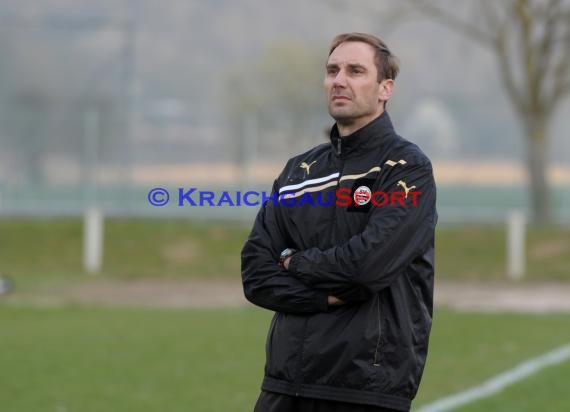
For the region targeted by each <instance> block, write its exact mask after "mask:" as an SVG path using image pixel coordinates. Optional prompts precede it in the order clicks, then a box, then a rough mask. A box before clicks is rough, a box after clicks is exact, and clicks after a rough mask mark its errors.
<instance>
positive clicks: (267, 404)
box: [253, 391, 399, 412]
mask: <svg viewBox="0 0 570 412" xmlns="http://www.w3.org/2000/svg"><path fill="white" fill-rule="evenodd" d="M253 412H399V411H396V410H395V409H386V408H381V407H379V406H371V405H360V404H356V403H346V402H337V401H327V400H322V399H309V398H301V397H295V396H289V395H283V394H281V393H274V392H266V391H262V392H261V395H259V399H258V400H257V404H256V405H255V409H254V410H253Z"/></svg>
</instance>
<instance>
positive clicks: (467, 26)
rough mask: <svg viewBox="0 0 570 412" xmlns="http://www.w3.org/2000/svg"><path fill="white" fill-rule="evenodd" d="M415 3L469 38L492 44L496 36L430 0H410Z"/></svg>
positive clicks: (424, 12)
mask: <svg viewBox="0 0 570 412" xmlns="http://www.w3.org/2000/svg"><path fill="white" fill-rule="evenodd" d="M408 1H409V2H411V3H412V4H414V5H415V6H416V7H417V9H418V10H419V11H420V12H422V13H423V14H425V15H427V16H430V17H432V18H433V19H435V20H437V21H439V22H440V23H441V24H443V25H444V26H446V27H447V28H449V29H451V30H453V31H455V32H458V33H460V34H462V35H464V36H467V37H468V38H470V39H472V40H475V41H477V42H479V43H480V44H482V45H484V46H487V47H489V46H492V44H493V42H494V40H495V39H494V38H493V36H492V35H489V34H488V33H486V32H485V31H483V30H481V29H480V28H479V27H478V26H476V25H473V24H471V23H469V22H466V21H465V20H463V19H461V18H459V17H457V16H456V15H454V14H452V13H449V12H448V11H447V10H445V9H442V8H441V7H439V6H436V5H435V4H433V3H430V2H429V1H424V0H408Z"/></svg>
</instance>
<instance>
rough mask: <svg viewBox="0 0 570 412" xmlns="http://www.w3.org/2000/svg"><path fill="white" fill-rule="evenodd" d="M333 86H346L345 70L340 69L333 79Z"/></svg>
mask: <svg viewBox="0 0 570 412" xmlns="http://www.w3.org/2000/svg"><path fill="white" fill-rule="evenodd" d="M333 86H335V87H344V86H346V75H345V73H344V70H339V71H338V73H337V74H336V76H335V77H334V79H333Z"/></svg>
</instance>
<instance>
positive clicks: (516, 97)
mask: <svg viewBox="0 0 570 412" xmlns="http://www.w3.org/2000/svg"><path fill="white" fill-rule="evenodd" d="M507 31H508V29H507V26H506V25H505V26H503V28H502V29H501V30H500V31H499V32H498V33H497V38H496V41H495V43H494V50H495V52H496V54H497V58H498V60H499V61H498V63H499V74H500V76H501V79H502V81H503V85H504V86H505V89H506V91H507V95H508V96H509V98H510V99H511V103H512V104H513V106H514V107H515V108H516V109H517V111H518V112H519V113H521V114H522V113H524V112H525V111H526V110H527V109H526V107H525V105H524V102H525V99H523V97H522V96H521V95H520V93H519V92H518V90H517V86H516V83H515V76H514V73H513V70H512V67H511V62H510V59H509V55H508V52H507V50H508V46H507Z"/></svg>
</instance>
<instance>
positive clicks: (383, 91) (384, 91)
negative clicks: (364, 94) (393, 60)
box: [378, 79, 394, 102]
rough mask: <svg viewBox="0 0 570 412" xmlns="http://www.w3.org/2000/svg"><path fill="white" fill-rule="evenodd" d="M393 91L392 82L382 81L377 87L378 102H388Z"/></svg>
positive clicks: (388, 80) (389, 80) (390, 80)
mask: <svg viewBox="0 0 570 412" xmlns="http://www.w3.org/2000/svg"><path fill="white" fill-rule="evenodd" d="M393 91H394V80H392V79H384V80H382V81H381V82H380V84H379V85H378V100H379V101H381V102H385V101H388V100H390V98H391V97H392V92H393Z"/></svg>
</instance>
